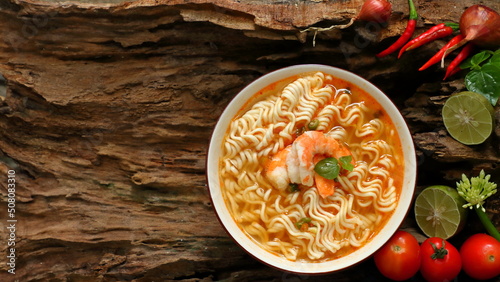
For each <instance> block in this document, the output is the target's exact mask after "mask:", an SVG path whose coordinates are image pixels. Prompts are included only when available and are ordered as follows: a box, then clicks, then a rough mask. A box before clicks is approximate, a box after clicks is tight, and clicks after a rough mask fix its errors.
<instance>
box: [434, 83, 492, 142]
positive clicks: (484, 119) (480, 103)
mask: <svg viewBox="0 0 500 282" xmlns="http://www.w3.org/2000/svg"><path fill="white" fill-rule="evenodd" d="M494 113H495V110H494V109H493V106H492V105H491V104H490V102H489V101H488V99H486V97H484V96H483V95H481V94H478V93H475V92H470V91H464V92H460V93H457V94H454V95H452V96H451V97H450V98H448V100H446V102H445V104H444V106H443V112H442V115H443V122H444V126H446V129H447V130H448V133H449V134H450V135H451V137H453V138H455V140H457V141H458V142H460V143H462V144H465V145H477V144H481V143H483V142H484V141H485V140H486V139H487V138H488V137H489V136H490V135H491V132H492V131H493V121H494V120H495V118H494Z"/></svg>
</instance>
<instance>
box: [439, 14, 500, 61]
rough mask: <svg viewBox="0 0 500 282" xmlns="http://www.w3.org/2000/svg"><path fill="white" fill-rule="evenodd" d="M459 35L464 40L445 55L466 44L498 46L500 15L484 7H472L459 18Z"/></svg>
mask: <svg viewBox="0 0 500 282" xmlns="http://www.w3.org/2000/svg"><path fill="white" fill-rule="evenodd" d="M459 26H460V33H461V34H462V35H463V36H464V39H462V41H460V42H459V43H458V44H457V45H455V46H453V47H451V48H450V49H448V50H447V51H446V54H448V53H451V52H453V51H454V50H456V49H458V48H460V47H462V46H463V45H465V44H467V43H469V42H470V43H473V44H474V45H476V46H479V47H484V48H498V47H499V46H500V15H499V14H498V13H497V12H496V11H495V10H493V9H491V8H489V7H486V6H484V5H472V6H470V7H469V8H467V9H466V10H465V11H464V12H463V13H462V16H461V17H460V22H459Z"/></svg>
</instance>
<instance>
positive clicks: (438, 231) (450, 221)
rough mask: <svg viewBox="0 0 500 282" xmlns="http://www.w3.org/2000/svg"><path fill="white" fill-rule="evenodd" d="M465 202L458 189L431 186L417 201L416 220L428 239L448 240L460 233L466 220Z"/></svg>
mask: <svg viewBox="0 0 500 282" xmlns="http://www.w3.org/2000/svg"><path fill="white" fill-rule="evenodd" d="M464 204H465V200H464V199H463V198H462V197H460V195H458V192H457V190H456V189H453V188H451V187H448V186H441V185H436V186H430V187H428V188H426V189H424V190H423V191H422V192H421V193H420V194H419V195H418V196H417V199H416V200H415V219H416V221H417V224H418V226H419V227H420V229H421V230H422V232H424V234H425V235H427V236H428V237H440V238H443V239H448V238H450V237H451V236H453V235H455V234H456V233H458V232H459V231H460V230H461V229H462V227H463V225H464V223H465V218H466V215H467V214H466V212H467V210H466V209H464V208H462V205H464Z"/></svg>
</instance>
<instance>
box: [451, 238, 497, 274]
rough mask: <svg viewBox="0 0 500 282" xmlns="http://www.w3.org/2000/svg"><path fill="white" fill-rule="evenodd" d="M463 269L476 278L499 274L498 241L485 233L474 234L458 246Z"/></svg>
mask: <svg viewBox="0 0 500 282" xmlns="http://www.w3.org/2000/svg"><path fill="white" fill-rule="evenodd" d="M460 255H461V256H462V262H463V269H464V271H465V273H467V275H469V276H470V277H471V278H474V279H477V280H486V279H491V278H493V277H495V276H497V275H500V242H499V241H497V240H496V239H495V238H493V237H491V236H489V235H486V234H474V235H472V236H471V237H469V238H468V239H467V240H465V242H464V243H463V245H462V247H460Z"/></svg>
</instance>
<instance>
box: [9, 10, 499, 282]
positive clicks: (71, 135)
mask: <svg viewBox="0 0 500 282" xmlns="http://www.w3.org/2000/svg"><path fill="white" fill-rule="evenodd" d="M392 2H393V9H394V13H393V15H392V17H391V19H390V21H389V23H388V24H387V25H379V24H370V23H366V22H355V24H354V25H353V26H351V27H350V28H347V29H344V30H338V29H333V30H330V31H325V32H319V33H317V34H316V36H315V34H314V32H301V31H303V30H305V29H306V28H308V27H310V26H322V27H327V26H330V25H332V24H344V23H346V22H348V21H349V19H350V18H352V17H354V16H355V15H356V14H357V12H358V11H359V9H360V7H361V5H362V3H363V1H361V0H352V1H334V0H331V1H321V0H305V1H297V0H294V1H270V0H253V1H236V0H173V1H168V0H158V1H149V0H144V1H131V2H121V1H97V0H89V1H83V0H82V1H79V2H55V1H54V2H52V1H31V0H0V34H2V39H1V40H0V74H1V75H2V76H3V77H4V84H5V85H4V86H5V89H6V93H4V95H2V96H3V97H1V98H2V99H1V101H0V103H1V104H0V136H1V138H0V174H1V175H0V186H1V187H2V189H1V196H2V197H1V201H0V210H1V213H0V215H1V218H0V227H1V230H2V231H1V233H0V234H1V235H2V237H1V240H0V252H1V254H2V255H1V256H0V262H1V263H0V280H1V281H15V280H16V279H18V280H19V281H49V280H50V281H167V280H184V281H200V280H203V281H208V280H228V281H233V280H234V281H248V280H274V281H280V280H287V281H291V280H293V281H300V280H305V279H309V278H310V279H314V280H325V281H326V280H332V279H338V280H340V281H351V280H354V279H358V280H362V279H365V278H367V277H372V275H374V276H373V277H374V279H380V280H381V281H382V278H381V277H380V276H379V274H377V271H376V270H375V267H374V265H373V263H372V262H371V261H370V260H368V261H365V262H363V263H362V264H360V265H358V266H356V267H353V268H350V269H348V270H345V271H343V272H339V273H333V274H330V275H326V276H319V277H309V276H301V275H297V274H292V273H283V272H281V271H278V270H275V269H272V268H269V267H268V266H265V265H263V264H261V263H259V262H258V261H256V260H254V259H253V258H252V257H250V256H249V255H247V254H246V253H245V252H244V251H243V250H242V249H240V248H239V247H238V246H237V245H236V244H235V243H234V242H233V241H232V240H231V238H230V237H229V236H228V235H227V234H226V233H225V231H224V229H223V228H222V226H221V225H220V223H219V222H218V220H217V218H216V216H215V214H214V211H213V209H212V207H211V202H210V198H209V195H208V190H207V187H206V181H205V157H206V150H207V145H208V142H209V139H210V135H211V132H212V129H213V127H214V125H215V123H216V122H217V118H218V117H219V115H220V114H221V112H222V111H223V109H224V107H225V105H227V103H228V102H229V101H230V100H231V99H232V98H233V97H234V96H235V95H236V94H237V93H238V91H239V90H241V89H242V88H243V87H244V86H245V85H247V84H248V83H250V82H251V81H253V80H254V79H256V78H258V77H259V76H261V75H263V74H266V73H268V72H270V71H273V70H276V69H278V68H281V67H285V66H290V65H295V64H303V63H320V64H326V65H332V66H336V67H340V68H344V69H347V70H349V71H352V72H354V73H357V74H359V75H361V76H363V77H364V78H366V79H368V80H370V81H371V82H372V83H374V84H375V85H377V86H378V87H379V88H380V89H381V90H383V91H384V92H385V93H387V95H388V96H389V97H390V98H391V99H392V100H393V101H394V103H395V104H396V105H397V107H398V108H399V109H400V110H401V112H402V113H403V115H404V116H405V118H406V120H407V122H408V125H409V127H410V129H411V131H412V134H413V137H414V141H415V145H416V149H417V152H416V153H417V156H418V165H419V166H418V188H419V189H417V190H421V189H422V188H423V187H426V186H428V185H432V184H445V185H451V186H454V183H455V181H457V180H458V179H459V178H460V176H461V174H462V173H466V174H467V175H473V174H477V173H478V172H479V171H480V170H481V169H485V170H486V171H488V173H490V174H492V175H493V180H495V181H497V182H499V183H500V168H499V167H498V164H499V162H500V153H499V149H500V148H499V145H498V144H499V143H498V138H499V136H500V127H499V126H498V125H497V126H496V128H495V132H494V136H492V137H491V138H490V139H488V140H487V142H485V143H484V144H482V145H479V146H465V145H462V144H460V143H458V142H456V141H454V140H453V139H452V138H451V137H449V135H448V134H447V132H446V129H445V128H444V126H443V123H442V120H441V116H440V110H441V107H442V105H443V103H444V101H445V99H446V98H447V97H448V96H449V95H450V94H452V93H454V92H457V91H460V90H463V89H464V84H463V75H462V74H461V75H458V76H456V77H454V79H452V80H447V81H442V80H441V79H442V77H443V75H444V71H443V69H440V68H439V67H434V68H431V69H430V70H428V71H424V72H418V71H417V69H418V67H419V66H421V65H422V64H423V63H424V62H425V61H426V60H427V59H428V58H430V57H431V56H432V54H433V53H435V52H436V51H437V50H438V48H440V47H441V46H442V45H443V43H444V41H438V42H435V43H433V44H430V45H428V46H425V47H422V48H420V49H418V50H415V51H412V52H411V54H409V55H407V56H403V57H402V58H401V59H399V60H398V59H396V58H395V56H388V57H386V58H382V59H377V58H376V57H375V56H374V55H375V54H376V53H377V52H378V51H380V50H382V49H384V48H385V47H387V46H388V45H389V44H391V43H392V42H393V41H394V40H395V39H396V38H397V36H398V35H399V34H401V32H402V31H403V30H404V27H405V25H406V20H407V16H408V11H407V4H406V1H392ZM415 3H416V5H417V9H418V11H419V15H420V17H419V21H418V30H417V32H421V31H423V30H424V29H426V28H428V27H429V26H430V25H431V24H435V23H439V22H443V21H455V22H457V21H458V19H459V17H460V14H461V13H462V11H463V10H464V9H465V8H466V7H468V6H470V5H472V4H474V3H475V1H472V0H442V1H429V0H415ZM482 3H483V4H485V5H487V6H489V7H491V8H493V9H495V10H497V11H498V10H500V7H499V6H500V4H499V2H498V1H497V0H484V1H482ZM314 37H315V38H314ZM313 38H314V43H315V46H313ZM496 121H497V124H498V122H499V121H500V112H499V110H498V107H497V108H496ZM9 172H10V174H9ZM12 173H15V174H14V176H12ZM11 176H12V177H11ZM9 177H10V178H15V181H16V190H15V201H16V202H15V215H14V219H16V220H17V222H16V224H15V226H16V230H15V236H16V241H15V242H16V245H15V253H16V256H17V257H16V258H17V259H16V265H15V275H13V274H10V273H8V269H9V268H10V267H9V266H8V265H7V264H6V263H5V262H6V261H7V259H6V255H7V254H8V253H9V251H10V250H9V249H10V247H9V246H8V244H7V242H8V237H9V236H10V235H11V233H12V232H9V229H7V227H9V224H10V223H8V221H7V220H8V214H7V212H6V211H7V207H8V203H9V202H8V201H9V194H8V183H9V182H8V178H9ZM487 210H488V213H489V214H490V215H491V216H492V219H493V220H494V221H495V222H496V224H497V226H499V225H500V215H499V213H500V199H499V197H498V196H495V197H493V198H492V199H490V200H489V201H488V203H487ZM411 218H412V214H411V212H410V214H409V216H408V220H407V221H406V222H405V223H404V225H403V226H402V228H405V229H406V230H410V231H411V232H413V233H414V234H417V235H418V230H417V228H416V227H415V223H414V222H413V220H412V219H411ZM471 218H472V220H470V221H469V226H468V227H469V228H468V229H467V231H464V232H475V231H477V230H481V226H480V225H479V224H477V223H476V222H475V221H474V216H471ZM419 236H420V237H419V239H420V240H421V239H423V236H422V235H419ZM456 240H457V242H458V240H460V238H457V239H456ZM360 270H362V271H360Z"/></svg>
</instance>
